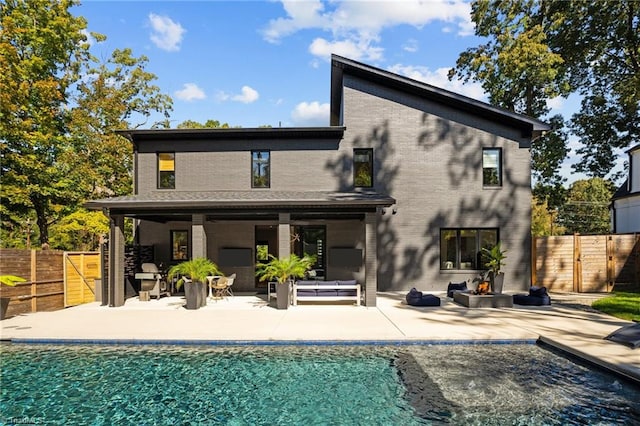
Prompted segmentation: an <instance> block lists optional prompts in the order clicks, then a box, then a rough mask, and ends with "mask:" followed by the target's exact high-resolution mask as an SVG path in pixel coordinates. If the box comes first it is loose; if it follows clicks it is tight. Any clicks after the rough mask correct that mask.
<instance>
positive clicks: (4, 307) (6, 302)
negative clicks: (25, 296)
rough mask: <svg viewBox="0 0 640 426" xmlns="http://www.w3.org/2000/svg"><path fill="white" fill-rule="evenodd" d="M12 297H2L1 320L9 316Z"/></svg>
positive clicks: (0, 300) (0, 304) (0, 298)
mask: <svg viewBox="0 0 640 426" xmlns="http://www.w3.org/2000/svg"><path fill="white" fill-rule="evenodd" d="M10 301H11V298H10V297H0V308H1V309H0V320H3V319H5V318H6V316H7V308H9V302H10Z"/></svg>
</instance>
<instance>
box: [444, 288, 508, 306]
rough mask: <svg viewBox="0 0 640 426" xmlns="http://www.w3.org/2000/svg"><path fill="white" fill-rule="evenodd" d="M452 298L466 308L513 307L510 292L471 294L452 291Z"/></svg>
mask: <svg viewBox="0 0 640 426" xmlns="http://www.w3.org/2000/svg"><path fill="white" fill-rule="evenodd" d="M453 300H454V302H456V303H459V304H461V305H462V306H466V307H467V308H513V296H511V295H510V294H471V293H462V292H459V291H457V292H454V293H453Z"/></svg>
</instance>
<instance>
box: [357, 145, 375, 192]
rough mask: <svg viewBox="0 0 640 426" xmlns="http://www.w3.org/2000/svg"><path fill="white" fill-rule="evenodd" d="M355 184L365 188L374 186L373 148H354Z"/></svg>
mask: <svg viewBox="0 0 640 426" xmlns="http://www.w3.org/2000/svg"><path fill="white" fill-rule="evenodd" d="M353 186H355V187H363V188H371V187H372V186H373V149H371V148H366V149H362V148H358V149H354V150H353Z"/></svg>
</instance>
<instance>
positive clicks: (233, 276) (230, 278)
mask: <svg viewBox="0 0 640 426" xmlns="http://www.w3.org/2000/svg"><path fill="white" fill-rule="evenodd" d="M226 278H227V288H226V289H225V295H226V296H233V291H232V290H231V286H232V285H233V282H234V281H235V280H236V274H235V273H233V274H231V275H229V276H228V277H226Z"/></svg>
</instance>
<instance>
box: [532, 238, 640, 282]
mask: <svg viewBox="0 0 640 426" xmlns="http://www.w3.org/2000/svg"><path fill="white" fill-rule="evenodd" d="M532 258H533V262H534V266H535V267H534V268H532V271H533V277H532V282H533V283H534V284H536V285H543V286H545V287H547V288H548V289H549V290H552V291H556V292H580V293H591V292H594V293H595V292H610V291H613V290H638V289H639V288H640V235H638V234H615V235H568V236H561V237H537V238H535V239H534V244H533V249H532Z"/></svg>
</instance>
